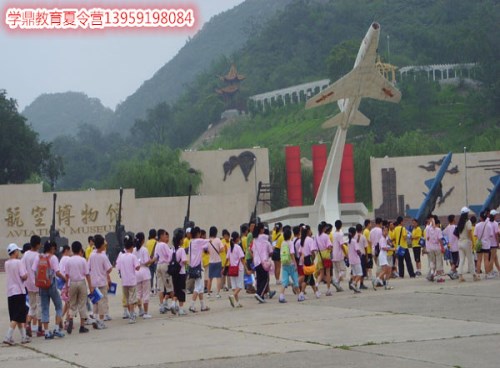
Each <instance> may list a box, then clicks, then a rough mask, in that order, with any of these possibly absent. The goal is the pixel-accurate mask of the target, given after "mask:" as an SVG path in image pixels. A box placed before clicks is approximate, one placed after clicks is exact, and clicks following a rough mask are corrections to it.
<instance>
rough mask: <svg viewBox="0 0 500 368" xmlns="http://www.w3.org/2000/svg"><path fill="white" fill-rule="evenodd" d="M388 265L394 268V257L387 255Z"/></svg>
mask: <svg viewBox="0 0 500 368" xmlns="http://www.w3.org/2000/svg"><path fill="white" fill-rule="evenodd" d="M387 264H388V265H389V266H391V267H394V255H391V256H390V255H387Z"/></svg>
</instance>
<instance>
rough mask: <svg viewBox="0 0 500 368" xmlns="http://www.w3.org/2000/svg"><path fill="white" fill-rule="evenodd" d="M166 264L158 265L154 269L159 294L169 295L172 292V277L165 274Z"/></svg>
mask: <svg viewBox="0 0 500 368" xmlns="http://www.w3.org/2000/svg"><path fill="white" fill-rule="evenodd" d="M167 269H168V264H166V263H160V264H159V265H158V268H157V269H156V276H157V277H158V289H159V290H160V292H165V293H167V294H168V293H170V292H171V291H172V290H173V285H172V276H170V275H169V274H168V273H167Z"/></svg>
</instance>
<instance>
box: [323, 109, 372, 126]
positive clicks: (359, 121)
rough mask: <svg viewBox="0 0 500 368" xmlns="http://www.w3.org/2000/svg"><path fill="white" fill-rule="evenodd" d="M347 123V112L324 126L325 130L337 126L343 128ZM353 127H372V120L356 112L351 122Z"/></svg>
mask: <svg viewBox="0 0 500 368" xmlns="http://www.w3.org/2000/svg"><path fill="white" fill-rule="evenodd" d="M346 123H347V115H346V113H345V112H340V113H338V114H337V115H335V116H334V117H332V118H330V119H328V120H327V121H325V122H324V123H323V125H322V128H323V129H328V128H333V127H336V126H342V125H343V124H346ZM350 124H351V125H362V126H367V125H370V119H368V118H367V117H366V116H365V115H363V114H362V113H361V112H360V111H359V110H356V111H355V112H354V117H353V119H352V121H351V122H350Z"/></svg>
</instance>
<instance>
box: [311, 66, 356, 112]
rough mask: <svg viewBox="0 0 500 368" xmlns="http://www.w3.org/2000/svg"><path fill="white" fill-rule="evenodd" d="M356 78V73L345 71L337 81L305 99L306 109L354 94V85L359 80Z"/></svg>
mask: <svg viewBox="0 0 500 368" xmlns="http://www.w3.org/2000/svg"><path fill="white" fill-rule="evenodd" d="M358 79H359V75H358V73H353V71H351V72H349V73H347V74H346V75H344V76H343V77H342V78H340V79H339V80H338V81H336V82H335V83H333V84H330V85H329V86H328V87H327V88H325V89H324V90H323V91H321V92H320V93H318V94H317V95H315V96H313V97H311V98H310V99H309V100H307V102H306V109H310V108H313V107H317V106H321V105H326V104H327V103H330V102H334V101H338V100H340V99H343V98H348V97H353V96H355V86H356V85H357V83H358V82H359V81H358Z"/></svg>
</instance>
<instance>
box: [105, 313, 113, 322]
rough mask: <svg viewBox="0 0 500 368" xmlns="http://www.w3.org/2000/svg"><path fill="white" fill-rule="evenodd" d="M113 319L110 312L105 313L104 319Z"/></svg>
mask: <svg viewBox="0 0 500 368" xmlns="http://www.w3.org/2000/svg"><path fill="white" fill-rule="evenodd" d="M111 320H112V318H111V316H110V315H109V314H105V315H104V321H111Z"/></svg>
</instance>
